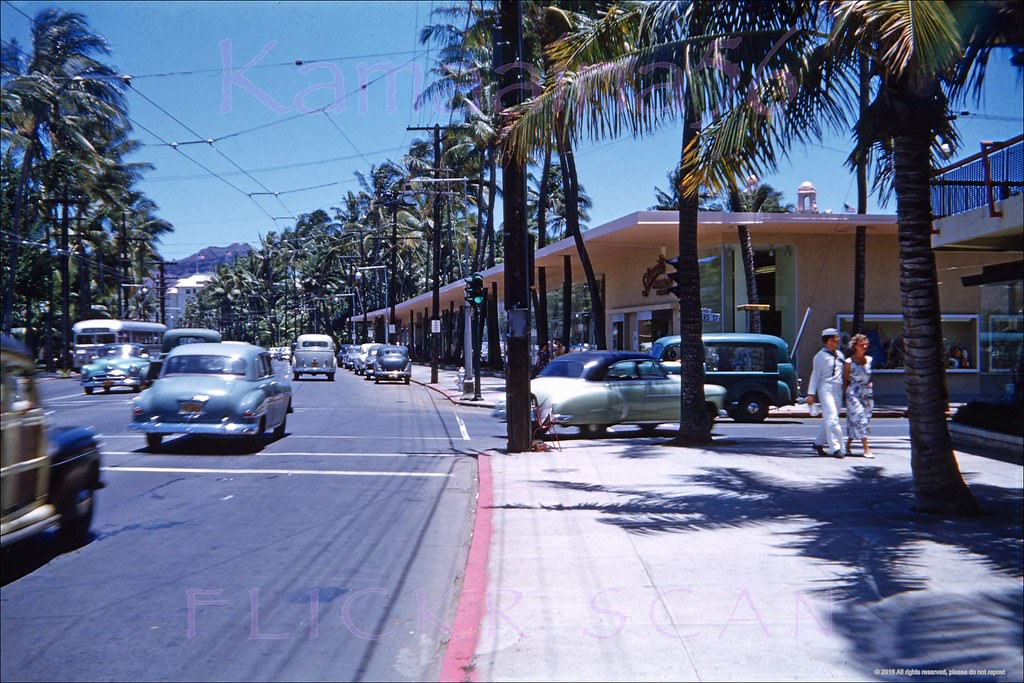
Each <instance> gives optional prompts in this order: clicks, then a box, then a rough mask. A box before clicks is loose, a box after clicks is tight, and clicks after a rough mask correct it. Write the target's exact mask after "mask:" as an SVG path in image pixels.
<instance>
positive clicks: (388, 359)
mask: <svg viewBox="0 0 1024 683" xmlns="http://www.w3.org/2000/svg"><path fill="white" fill-rule="evenodd" d="M411 377H412V361H411V360H409V348H408V347H406V346H396V345H393V344H385V345H383V346H381V347H380V348H379V349H378V350H377V354H376V356H375V358H374V361H373V381H374V383H375V384H380V383H381V382H382V381H387V380H391V381H395V382H405V383H406V384H408V383H409V379H410V378H411Z"/></svg>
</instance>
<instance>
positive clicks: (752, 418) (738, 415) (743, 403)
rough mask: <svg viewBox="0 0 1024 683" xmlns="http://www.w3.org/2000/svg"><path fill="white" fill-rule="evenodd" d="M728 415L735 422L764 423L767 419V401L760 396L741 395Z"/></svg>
mask: <svg viewBox="0 0 1024 683" xmlns="http://www.w3.org/2000/svg"><path fill="white" fill-rule="evenodd" d="M730 414H731V415H732V417H733V419H734V420H736V421H737V422H764V419H765V418H766V417H768V401H766V400H765V398H764V397H763V396H761V395H760V394H743V398H741V399H740V403H739V405H738V406H736V408H735V409H734V410H733V411H732V413H730Z"/></svg>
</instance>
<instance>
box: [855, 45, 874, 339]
mask: <svg viewBox="0 0 1024 683" xmlns="http://www.w3.org/2000/svg"><path fill="white" fill-rule="evenodd" d="M869 66H870V65H869V62H868V58H867V56H866V55H861V57H860V64H859V65H858V74H859V78H860V94H859V99H860V118H861V120H863V119H864V118H865V116H866V115H867V110H868V100H869V98H870V95H871V71H870V69H869ZM867 212H868V160H867V157H866V156H864V155H862V156H861V158H860V159H858V160H857V213H858V214H860V215H864V214H866V213H867ZM867 240H868V236H867V227H866V226H863V225H858V226H857V237H856V242H855V245H854V257H853V329H852V330H851V331H852V332H853V333H854V334H857V333H860V332H863V331H864V281H865V274H866V272H867Z"/></svg>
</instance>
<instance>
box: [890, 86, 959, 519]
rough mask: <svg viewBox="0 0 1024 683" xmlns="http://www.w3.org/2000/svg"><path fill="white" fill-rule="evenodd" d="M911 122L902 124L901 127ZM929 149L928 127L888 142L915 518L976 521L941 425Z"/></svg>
mask: <svg viewBox="0 0 1024 683" xmlns="http://www.w3.org/2000/svg"><path fill="white" fill-rule="evenodd" d="M926 106H927V105H926ZM908 113H910V112H908ZM916 119H917V117H916V116H907V117H905V118H902V119H901V120H906V121H914V120H916ZM930 142H931V140H930V134H929V132H928V130H927V128H926V127H921V128H920V129H919V130H918V131H913V130H904V131H901V132H900V133H898V134H897V135H896V136H895V137H894V139H893V149H894V152H893V172H894V176H893V184H894V188H895V191H896V214H897V220H898V223H899V248H900V297H901V300H902V306H903V345H904V351H905V363H906V388H907V402H908V406H909V416H910V448H911V455H910V465H911V470H912V471H913V475H914V488H915V491H916V494H917V506H916V507H917V509H918V510H921V511H923V512H930V513H936V514H953V515H967V514H977V513H978V512H979V507H978V504H977V502H976V501H975V499H974V496H973V495H972V494H971V491H970V489H968V488H967V484H965V483H964V480H963V477H962V476H961V474H960V469H959V467H958V465H957V462H956V458H955V456H954V455H953V446H952V443H951V441H950V438H949V429H948V427H947V425H946V406H947V400H948V392H947V388H946V370H945V365H944V363H943V357H942V319H941V312H940V308H939V289H938V283H937V280H936V271H935V254H934V253H933V252H932V247H931V227H932V216H931V205H930V197H929V189H930V188H929V180H930V171H931V156H930V149H929V147H930Z"/></svg>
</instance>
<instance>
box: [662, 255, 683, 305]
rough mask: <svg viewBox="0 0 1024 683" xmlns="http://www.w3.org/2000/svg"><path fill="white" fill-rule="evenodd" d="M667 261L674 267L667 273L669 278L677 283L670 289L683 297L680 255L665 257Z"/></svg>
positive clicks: (677, 296)
mask: <svg viewBox="0 0 1024 683" xmlns="http://www.w3.org/2000/svg"><path fill="white" fill-rule="evenodd" d="M665 263H667V264H668V265H669V266H671V267H672V268H673V271H672V272H670V273H667V274H666V275H667V276H668V279H669V280H672V282H674V283H675V284H673V285H672V286H671V287H669V288H668V291H670V292H671V293H673V294H675V295H676V298H682V294H681V292H682V289H681V288H680V287H679V257H678V256H676V257H675V258H669V259H665Z"/></svg>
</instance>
